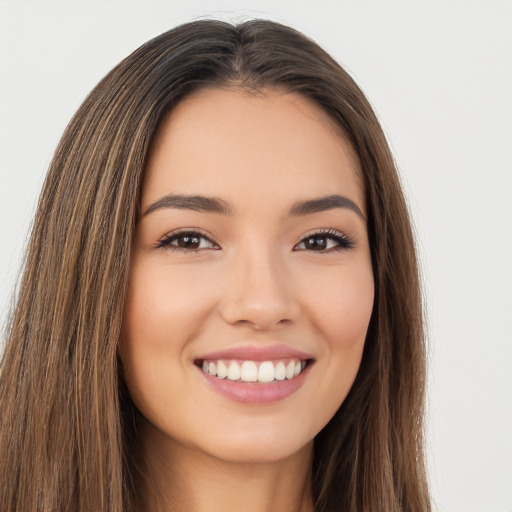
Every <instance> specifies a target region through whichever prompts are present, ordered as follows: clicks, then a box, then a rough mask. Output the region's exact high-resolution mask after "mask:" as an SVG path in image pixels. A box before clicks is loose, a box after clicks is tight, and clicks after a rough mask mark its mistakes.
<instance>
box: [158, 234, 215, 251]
mask: <svg viewBox="0 0 512 512" xmlns="http://www.w3.org/2000/svg"><path fill="white" fill-rule="evenodd" d="M157 248H163V249H170V250H178V251H187V252H188V251H190V252H197V251H201V250H203V249H220V247H219V246H218V245H217V244H216V243H214V242H212V240H210V239H209V238H208V237H207V236H206V235H204V234H203V233H200V232H198V231H180V232H178V233H169V234H167V235H165V236H164V237H162V238H161V239H160V240H159V242H158V244H157Z"/></svg>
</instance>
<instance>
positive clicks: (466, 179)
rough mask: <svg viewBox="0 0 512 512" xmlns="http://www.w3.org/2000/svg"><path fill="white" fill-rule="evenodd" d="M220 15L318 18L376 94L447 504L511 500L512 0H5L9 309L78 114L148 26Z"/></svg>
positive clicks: (0, 268) (321, 30) (2, 268)
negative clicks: (410, 236) (402, 224)
mask: <svg viewBox="0 0 512 512" xmlns="http://www.w3.org/2000/svg"><path fill="white" fill-rule="evenodd" d="M182 5H186V7H183V6H182ZM212 6H214V7H215V10H213V9H212ZM212 15H213V16H216V17H221V18H226V19H240V18H247V17H254V16H256V17H267V18H272V19H275V20H278V21H281V22H284V23H286V24H289V25H292V26H294V27H295V28H298V29H299V30H302V31H303V32H305V33H306V34H308V35H309V36H311V37H313V38H314V39H316V40H317V41H318V42H319V43H320V44H321V45H322V46H323V47H324V48H326V49H327V50H328V51H329V52H330V53H331V54H332V55H333V56H334V57H335V58H337V59H338V60H339V61H340V62H341V63H342V64H343V65H344V66H345V67H346V68H347V70H348V71H349V72H350V73H351V74H352V75H353V76H354V78H355V79H356V81H357V82H358V83H359V85H360V86H361V87H362V89H363V90H364V91H365V92H366V94H367V95H368V97H369V98H370V100H371V102H372V103H373V105H374V106H375V109H376V110H377V113H378V115H379V117H380V119H381V121H382V123H383V126H384V129H385V131H386V133H387V135H388V137H389V140H390V143H391V146H392V149H393V151H394V154H395V156H396V159H397V162H398V165H399V168H400V170H401V173H402V176H403V181H404V185H405V188H406V191H407V195H408V198H409V202H410V206H411V210H412V213H413V217H414V220H415V224H416V228H417V233H418V243H419V248H420V257H421V260H422V268H423V276H424V283H425V294H426V305H427V313H428V327H429V341H430V346H431V349H430V359H431V361H430V363H431V364H430V376H429V411H428V432H427V434H428V457H429V470H430V479H431V485H432V493H433V496H434V499H435V502H436V509H437V510H438V511H440V512H494V511H496V512H498V511H500V512H501V511H503V512H511V511H512V320H511V318H512V292H511V290H512V264H511V262H512V207H511V204H512V150H511V146H512V2H511V1H510V0H501V1H500V0H481V1H478V2H474V1H470V0H463V1H455V0H454V1H451V0H446V1H430V2H428V1H423V2H419V1H413V0H408V1H401V2H398V1H386V0H374V1H363V0H359V1H343V0H338V1H336V2H334V1H332V2H328V1H316V2H313V1H311V0H309V1H306V0H295V1H293V2H292V1H281V2H277V1H275V0H274V1H256V0H253V1H240V0H238V1H227V0H226V1H217V0H215V1H211V0H210V1H207V0H204V1H200V0H188V1H187V2H171V1H167V2H155V1H144V2H143V1H140V2H129V1H123V2H121V1H110V2H108V1H104V2H102V3H94V2H87V3H86V2H77V1H67V2H62V3H60V2H56V1H52V2H46V1H33V2H29V1H23V0H21V1H17V2H14V1H12V2H6V1H5V0H4V1H2V0H0V240H1V243H0V320H1V321H4V320H5V318H6V315H7V310H8V305H9V300H10V295H11V291H12V289H13V286H14V284H15V280H16V276H17V270H18V267H19V263H20V259H21V254H22V250H23V246H24V243H25V240H26V237H27V231H28V228H29V226H30V221H31V217H32V215H33V212H34V209H35V204H36V199H37V195H38V192H39V190H40V187H41V184H42V180H43V177H44V174H45V171H46V168H47V166H48V164H49V161H50V158H51V155H52V152H53V149H54V148H55V145H56V144H57V141H58V139H59V136H60V134H61V133H62V131H63V129H64V127H65V125H66V123H67V121H68V120H69V118H70V117H71V115H72V114H73V113H74V111H75V110H76V108H77V107H78V105H79V104H80V103H81V101H82V100H83V99H84V97H85V95H86V94H87V93H88V92H89V91H90V89H91V88H92V87H93V86H94V85H95V84H96V83H97V82H98V80H99V79H100V78H101V77H102V76H103V75H104V74H105V73H106V72H107V71H108V70H110V69H111V68H112V67H113V66H114V65H115V64H116V63H117V62H118V61H119V60H120V59H121V58H123V57H124V56H126V55H127V54H128V53H129V52H131V51H132V50H134V49H135V48H136V47H137V46H139V45H140V44H141V43H143V42H144V41H146V40H147V39H149V38H150V37H152V36H155V35H157V34H159V33H160V32H163V31H165V30H167V29H169V28H170V27H172V26H174V25H176V24H178V23H182V22H185V21H188V20H190V19H192V18H194V17H198V16H212Z"/></svg>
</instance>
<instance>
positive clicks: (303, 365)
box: [300, 361, 306, 371]
mask: <svg viewBox="0 0 512 512" xmlns="http://www.w3.org/2000/svg"><path fill="white" fill-rule="evenodd" d="M304 368H306V361H301V363H300V370H301V371H302V370H304Z"/></svg>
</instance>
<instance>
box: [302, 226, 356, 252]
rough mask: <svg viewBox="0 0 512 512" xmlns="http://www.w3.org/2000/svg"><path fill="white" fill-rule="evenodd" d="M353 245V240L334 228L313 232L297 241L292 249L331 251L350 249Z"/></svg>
mask: <svg viewBox="0 0 512 512" xmlns="http://www.w3.org/2000/svg"><path fill="white" fill-rule="evenodd" d="M353 246H354V241H353V240H351V239H350V238H348V237H347V236H346V235H344V234H343V233H340V232H339V231H335V230H329V231H327V232H320V233H313V234H311V235H309V236H307V237H306V238H304V239H302V240H301V241H300V243H298V244H297V245H296V246H295V247H294V250H296V251H314V252H332V251H342V250H344V249H350V248H352V247H353Z"/></svg>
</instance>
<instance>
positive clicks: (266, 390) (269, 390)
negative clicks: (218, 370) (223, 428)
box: [198, 364, 311, 404]
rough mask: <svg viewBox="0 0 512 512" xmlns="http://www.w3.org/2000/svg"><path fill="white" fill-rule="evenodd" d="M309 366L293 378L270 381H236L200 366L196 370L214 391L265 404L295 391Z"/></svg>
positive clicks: (237, 399)
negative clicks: (207, 371)
mask: <svg viewBox="0 0 512 512" xmlns="http://www.w3.org/2000/svg"><path fill="white" fill-rule="evenodd" d="M310 367H311V365H310V364H308V365H307V366H306V368H304V370H302V371H301V372H300V373H299V375H297V376H296V377H294V378H293V379H285V380H273V381H272V382H238V381H233V380H229V379H219V378H218V377H214V376H213V375H209V374H208V373H205V372H203V370H201V369H200V368H198V371H200V372H201V375H202V376H203V378H204V379H205V380H206V382H207V383H208V384H209V385H210V386H211V388H212V389H213V390H214V391H216V392H217V393H219V394H221V395H222V396H224V397H226V398H228V399H230V400H233V401H234V402H240V403H244V404H267V403H272V402H277V401H279V400H283V399H284V398H286V397H288V396H290V395H292V394H293V393H295V392H296V391H297V390H298V389H299V388H300V387H301V386H302V385H303V384H304V382H305V380H306V377H307V375H308V373H309V369H310Z"/></svg>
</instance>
